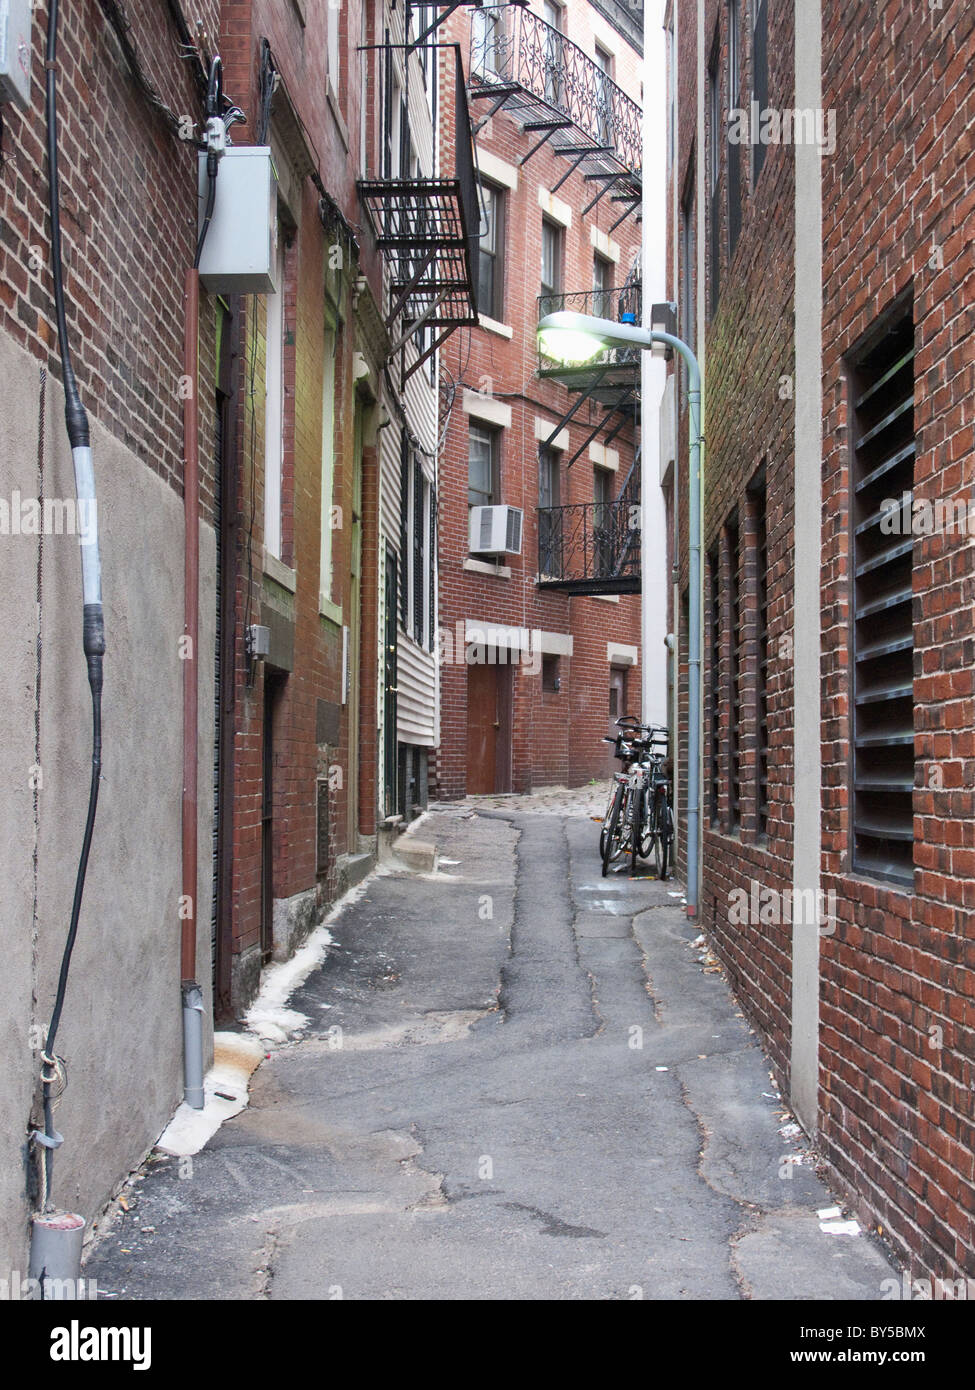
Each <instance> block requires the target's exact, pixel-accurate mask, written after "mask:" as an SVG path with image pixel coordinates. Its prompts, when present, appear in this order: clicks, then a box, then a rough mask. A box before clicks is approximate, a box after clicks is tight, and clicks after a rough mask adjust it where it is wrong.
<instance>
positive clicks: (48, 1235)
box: [27, 1211, 85, 1299]
mask: <svg viewBox="0 0 975 1390" xmlns="http://www.w3.org/2000/svg"><path fill="white" fill-rule="evenodd" d="M84 1238H85V1222H84V1217H81V1216H78V1215H77V1214H76V1213H74V1212H64V1211H57V1212H41V1211H37V1212H35V1213H34V1216H33V1223H32V1229H31V1241H30V1264H29V1266H28V1269H27V1274H28V1278H30V1279H33V1280H36V1281H37V1287H38V1290H39V1293H40V1297H41V1298H42V1299H49V1298H57V1299H63V1298H68V1299H75V1298H78V1297H80V1288H81V1284H80V1281H81V1247H82V1243H83V1241H84Z"/></svg>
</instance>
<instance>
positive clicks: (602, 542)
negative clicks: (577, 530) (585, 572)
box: [592, 468, 613, 577]
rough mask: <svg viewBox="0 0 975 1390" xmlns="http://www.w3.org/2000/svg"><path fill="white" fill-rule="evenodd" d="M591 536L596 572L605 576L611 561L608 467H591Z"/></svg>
mask: <svg viewBox="0 0 975 1390" xmlns="http://www.w3.org/2000/svg"><path fill="white" fill-rule="evenodd" d="M592 472H593V502H594V503H595V506H594V507H593V509H592V538H593V546H594V549H595V560H596V574H597V575H602V576H604V577H605V576H606V575H608V574H609V571H610V564H611V561H612V553H613V551H612V535H611V525H612V508H611V506H610V503H611V500H612V498H611V494H610V488H611V483H610V478H611V476H612V475H611V474H610V472H609V471H608V469H605V468H594V469H593V471H592Z"/></svg>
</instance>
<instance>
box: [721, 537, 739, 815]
mask: <svg viewBox="0 0 975 1390" xmlns="http://www.w3.org/2000/svg"><path fill="white" fill-rule="evenodd" d="M739 539H740V538H739V531H738V513H737V512H735V513H733V515H732V517H731V519H730V521H729V522H728V524H727V526H726V528H725V544H726V546H727V555H728V628H729V631H728V829H729V831H731V832H732V833H737V832H738V831H739V830H740V829H741V714H742V702H741V665H742V662H741V655H742V653H741V644H742V640H743V637H744V629H743V624H742V617H743V614H742V606H741V552H740V548H739Z"/></svg>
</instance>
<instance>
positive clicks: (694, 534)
mask: <svg viewBox="0 0 975 1390" xmlns="http://www.w3.org/2000/svg"><path fill="white" fill-rule="evenodd" d="M684 357H685V360H686V362H687V366H688V371H689V378H688V388H689V389H688V392H687V399H688V427H689V433H690V451H689V452H690V458H689V460H688V469H687V474H688V477H687V528H688V532H689V542H690V544H689V547H688V549H689V552H690V553H689V557H688V558H689V560H690V565H689V572H688V589H689V599H690V602H689V603H688V624H687V915H688V917H697V915H698V906H699V903H698V899H699V896H700V878H701V765H700V764H701V369H700V368H699V366H698V365H697V359H696V357H695V356H694V354H693V353H692V352H690V351H689V350H688V351H687V352H685V354H684Z"/></svg>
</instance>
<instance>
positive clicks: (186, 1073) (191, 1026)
mask: <svg viewBox="0 0 975 1390" xmlns="http://www.w3.org/2000/svg"><path fill="white" fill-rule="evenodd" d="M183 1099H184V1100H185V1101H186V1104H187V1105H190V1106H192V1108H193V1109H194V1110H202V1109H203V990H202V989H201V988H200V986H199V985H198V984H197V983H196V982H195V981H187V982H186V983H184V985H183Z"/></svg>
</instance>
